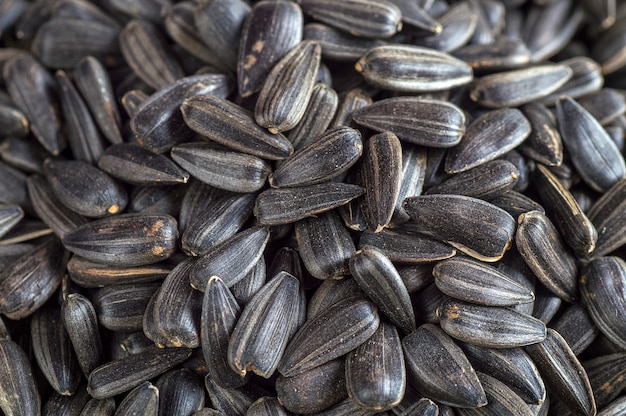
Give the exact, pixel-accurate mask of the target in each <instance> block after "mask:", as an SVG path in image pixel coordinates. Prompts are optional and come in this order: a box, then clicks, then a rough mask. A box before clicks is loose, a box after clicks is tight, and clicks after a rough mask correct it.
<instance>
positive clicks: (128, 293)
mask: <svg viewBox="0 0 626 416" xmlns="http://www.w3.org/2000/svg"><path fill="white" fill-rule="evenodd" d="M158 289H159V284H158V283H142V284H123V285H113V286H106V287H104V288H102V289H98V290H97V291H96V293H95V294H94V296H93V306H94V308H95V309H96V312H97V315H98V321H99V323H100V325H102V326H103V327H105V328H107V329H110V330H111V331H119V332H121V331H125V332H133V331H141V329H142V325H143V316H144V311H145V310H146V306H147V305H148V302H149V301H150V298H152V296H153V295H154V294H155V293H156V291H157V290H158Z"/></svg>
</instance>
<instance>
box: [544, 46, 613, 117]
mask: <svg viewBox="0 0 626 416" xmlns="http://www.w3.org/2000/svg"><path fill="white" fill-rule="evenodd" d="M560 64H562V65H567V66H569V67H570V69H571V70H572V71H573V72H574V74H573V75H572V77H571V78H570V79H569V81H567V82H566V83H565V84H563V85H562V86H561V87H560V88H559V89H557V90H556V91H554V92H553V93H552V94H549V95H547V96H546V97H544V98H542V99H540V100H538V101H537V102H538V103H541V104H546V105H554V104H555V103H556V102H557V100H558V99H559V98H560V97H562V96H568V97H571V98H578V97H582V96H584V95H586V94H590V93H592V92H594V91H598V90H599V89H600V88H602V86H603V85H604V76H603V75H602V69H601V68H600V65H599V64H598V63H597V62H596V61H594V60H593V59H590V58H588V57H586V56H575V57H573V58H570V59H566V60H565V61H561V62H560Z"/></svg>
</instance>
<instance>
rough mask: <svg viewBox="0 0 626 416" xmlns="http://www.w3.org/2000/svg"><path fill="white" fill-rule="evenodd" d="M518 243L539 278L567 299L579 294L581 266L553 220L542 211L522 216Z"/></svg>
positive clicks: (554, 291) (517, 237)
mask: <svg viewBox="0 0 626 416" xmlns="http://www.w3.org/2000/svg"><path fill="white" fill-rule="evenodd" d="M515 244H516V245H517V249H518V250H519V253H520V254H521V255H522V258H523V259H524V261H525V262H526V264H527V265H528V267H529V268H530V269H531V270H532V271H533V273H534V274H535V276H537V278H538V279H539V281H540V282H541V283H542V284H543V285H544V286H545V287H547V288H548V289H549V290H550V291H551V292H552V293H554V294H555V295H557V296H559V297H560V298H561V299H563V300H565V301H567V302H573V301H574V300H575V299H577V298H578V289H577V281H576V276H577V274H578V268H577V266H576V263H575V260H574V256H573V255H572V253H571V252H570V250H569V248H568V247H566V246H565V245H564V244H563V241H562V239H561V236H560V235H559V233H558V231H557V230H556V228H555V227H554V225H553V224H552V222H551V221H550V220H549V219H548V217H546V215H545V214H542V213H541V212H538V211H530V212H527V213H525V214H522V215H520V216H519V219H518V227H517V233H516V234H515Z"/></svg>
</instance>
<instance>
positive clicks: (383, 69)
mask: <svg viewBox="0 0 626 416" xmlns="http://www.w3.org/2000/svg"><path fill="white" fill-rule="evenodd" d="M355 67H356V70H357V71H358V72H360V73H361V75H362V76H363V77H364V78H365V80H366V81H367V82H368V83H370V84H372V85H374V86H376V87H378V88H383V89H388V90H392V91H401V92H429V91H441V90H447V89H450V88H454V87H459V86H461V85H465V84H467V83H469V82H471V81H472V78H473V73H472V68H471V67H470V66H469V65H467V64H466V63H465V62H463V61H461V60H459V59H456V58H454V57H453V56H451V55H449V54H447V53H445V52H439V51H435V50H433V49H429V48H423V47H420V46H412V45H385V46H377V47H375V48H372V49H370V50H369V51H367V52H366V53H365V54H364V55H363V56H362V57H361V59H359V61H358V62H357V63H356V66H355ZM444 73H445V74H446V76H445V77H444V76H442V74H444Z"/></svg>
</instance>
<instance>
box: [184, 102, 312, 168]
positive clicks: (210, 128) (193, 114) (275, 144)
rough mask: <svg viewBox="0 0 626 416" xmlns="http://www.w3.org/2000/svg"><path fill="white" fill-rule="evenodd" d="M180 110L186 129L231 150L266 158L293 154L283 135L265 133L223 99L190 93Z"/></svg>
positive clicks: (240, 110)
mask: <svg viewBox="0 0 626 416" xmlns="http://www.w3.org/2000/svg"><path fill="white" fill-rule="evenodd" d="M305 105H306V104H305ZM180 110H181V112H182V114H183V118H184V119H185V123H186V124H187V125H188V126H189V128H191V129H192V130H194V131H195V132H197V133H200V134H202V135H203V136H205V137H208V138H209V139H211V140H213V141H215V142H217V143H220V144H222V145H224V146H227V147H229V148H231V149H235V150H238V151H240V152H244V153H249V154H251V155H254V156H258V157H262V158H264V159H270V160H280V159H284V158H286V157H288V156H290V155H291V154H292V153H293V146H292V145H291V143H290V142H289V141H288V140H287V139H286V138H285V136H283V135H282V134H271V133H269V132H268V131H266V130H265V129H264V128H262V127H261V126H259V125H258V124H257V123H256V122H255V120H254V118H253V117H252V115H251V114H250V113H249V112H247V111H246V110H245V109H243V108H241V107H239V106H238V105H236V104H233V103H231V102H229V101H226V100H224V99H223V98H220V97H217V96H214V95H198V96H194V97H191V98H188V99H186V100H185V101H183V103H182V105H181V107H180Z"/></svg>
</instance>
